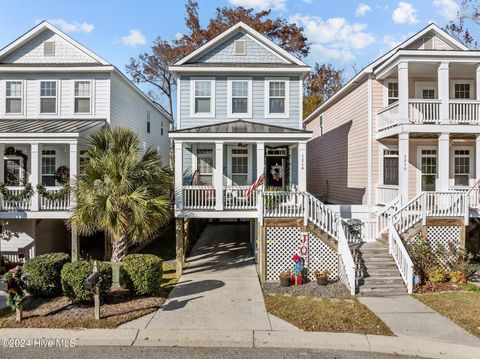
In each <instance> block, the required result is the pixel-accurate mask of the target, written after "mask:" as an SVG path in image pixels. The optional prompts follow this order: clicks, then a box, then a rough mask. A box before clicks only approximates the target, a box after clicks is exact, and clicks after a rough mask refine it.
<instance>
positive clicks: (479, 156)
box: [475, 135, 480, 181]
mask: <svg viewBox="0 0 480 359" xmlns="http://www.w3.org/2000/svg"><path fill="white" fill-rule="evenodd" d="M475 180H476V181H478V180H480V135H477V138H476V141H475Z"/></svg>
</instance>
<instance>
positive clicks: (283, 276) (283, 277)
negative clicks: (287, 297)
mask: <svg viewBox="0 0 480 359" xmlns="http://www.w3.org/2000/svg"><path fill="white" fill-rule="evenodd" d="M291 275H292V274H291V273H290V271H285V272H282V273H280V276H279V277H280V286H281V287H289V286H290V276H291Z"/></svg>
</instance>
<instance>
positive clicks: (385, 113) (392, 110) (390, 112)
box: [377, 102, 398, 130]
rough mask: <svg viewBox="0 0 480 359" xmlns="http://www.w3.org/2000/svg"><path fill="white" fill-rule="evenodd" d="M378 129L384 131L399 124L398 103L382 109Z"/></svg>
mask: <svg viewBox="0 0 480 359" xmlns="http://www.w3.org/2000/svg"><path fill="white" fill-rule="evenodd" d="M377 121H378V122H377V127H378V129H379V130H384V129H387V128H389V127H392V126H395V125H397V124H398V102H395V103H392V104H391V105H390V106H387V107H385V108H382V109H381V110H380V111H378V114H377Z"/></svg>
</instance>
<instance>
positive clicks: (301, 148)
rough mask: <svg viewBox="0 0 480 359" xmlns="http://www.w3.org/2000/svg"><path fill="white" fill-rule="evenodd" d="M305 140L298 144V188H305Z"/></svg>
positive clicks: (303, 190) (301, 189) (302, 189)
mask: <svg viewBox="0 0 480 359" xmlns="http://www.w3.org/2000/svg"><path fill="white" fill-rule="evenodd" d="M306 162H307V142H305V141H304V142H300V143H299V144H298V190H299V191H300V192H305V191H306V190H307V164H306Z"/></svg>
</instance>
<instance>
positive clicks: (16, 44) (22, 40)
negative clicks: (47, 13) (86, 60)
mask: <svg viewBox="0 0 480 359" xmlns="http://www.w3.org/2000/svg"><path fill="white" fill-rule="evenodd" d="M46 30H50V31H52V32H53V33H55V34H56V35H58V36H60V37H61V38H62V39H63V40H65V41H66V42H68V43H70V44H71V45H72V46H74V47H76V48H77V49H78V50H80V51H82V52H84V53H85V54H86V55H88V56H89V57H91V58H92V59H94V60H95V61H97V62H98V63H99V64H101V65H110V63H109V62H108V61H106V60H105V59H103V58H102V57H100V56H98V55H97V54H96V53H94V52H93V51H91V50H89V49H87V48H86V47H85V46H83V45H82V44H80V43H79V42H78V41H76V40H75V39H73V38H72V37H71V36H68V35H67V34H65V33H64V32H63V31H61V30H59V29H58V28H56V27H55V26H53V25H52V24H50V23H49V22H48V21H42V22H41V23H39V24H38V25H37V26H35V27H33V28H32V29H30V30H29V31H27V32H26V33H24V34H23V35H22V36H20V37H18V38H17V39H15V40H14V41H12V42H11V43H9V44H8V45H7V46H5V47H4V48H2V49H1V50H0V60H1V59H2V58H4V57H6V56H7V55H9V54H11V53H13V52H14V51H15V50H17V49H19V48H20V47H21V46H23V45H25V44H26V43H28V42H29V41H31V40H32V39H34V38H35V37H36V36H38V35H39V34H41V33H42V32H44V31H46Z"/></svg>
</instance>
